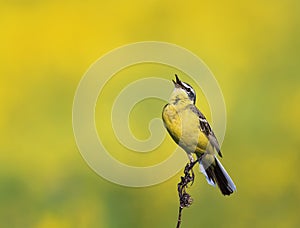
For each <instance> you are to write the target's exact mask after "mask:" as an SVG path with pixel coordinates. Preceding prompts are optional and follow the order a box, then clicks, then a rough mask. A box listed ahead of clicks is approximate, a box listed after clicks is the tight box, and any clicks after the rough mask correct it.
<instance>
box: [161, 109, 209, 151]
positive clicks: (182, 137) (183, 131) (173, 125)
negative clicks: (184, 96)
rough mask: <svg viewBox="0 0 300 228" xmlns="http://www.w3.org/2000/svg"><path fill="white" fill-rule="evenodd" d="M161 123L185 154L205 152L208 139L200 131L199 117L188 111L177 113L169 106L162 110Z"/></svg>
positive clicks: (183, 110)
mask: <svg viewBox="0 0 300 228" xmlns="http://www.w3.org/2000/svg"><path fill="white" fill-rule="evenodd" d="M163 121H164V124H165V126H166V128H167V130H168V132H169V133H170V135H171V137H172V138H173V139H174V141H175V142H176V143H177V144H179V145H180V146H181V147H182V148H183V149H184V150H185V151H186V152H187V153H194V152H199V153H204V152H205V151H206V150H207V146H208V139H207V137H206V135H205V134H204V133H203V132H202V131H201V130H200V127H199V117H198V116H197V115H196V114H195V113H194V112H192V111H191V110H190V109H182V110H180V111H178V110H177V109H176V107H175V106H174V105H170V104H169V105H167V106H165V108H164V110H163Z"/></svg>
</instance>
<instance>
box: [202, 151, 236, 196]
mask: <svg viewBox="0 0 300 228" xmlns="http://www.w3.org/2000/svg"><path fill="white" fill-rule="evenodd" d="M214 159H215V162H213V163H211V164H210V165H209V166H208V167H207V168H206V169H204V167H205V166H203V164H202V161H201V162H200V170H201V172H202V173H204V175H205V176H206V180H207V182H208V183H209V184H211V185H215V184H217V185H218V187H219V189H220V190H221V192H222V194H223V195H230V194H232V193H233V192H234V191H235V190H236V187H235V185H234V183H233V181H232V179H231V178H230V176H229V175H228V173H227V172H226V170H225V169H224V167H223V166H222V164H221V163H220V162H219V160H218V159H217V158H216V157H215V158H214ZM201 167H202V168H201Z"/></svg>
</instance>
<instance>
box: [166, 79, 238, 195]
mask: <svg viewBox="0 0 300 228" xmlns="http://www.w3.org/2000/svg"><path fill="white" fill-rule="evenodd" d="M175 76H176V81H174V80H173V83H174V85H175V89H174V90H173V92H172V94H171V97H170V101H169V104H167V105H165V107H164V109H163V113H162V118H163V121H164V125H165V127H166V129H167V130H168V132H169V134H170V136H171V137H172V138H173V140H174V141H175V142H176V143H177V144H178V145H179V146H180V147H181V148H183V149H184V150H185V152H186V153H187V155H188V157H189V159H190V161H191V162H193V161H194V159H193V156H192V154H193V153H194V154H196V156H197V159H198V160H199V163H200V171H201V172H202V173H203V174H204V175H205V177H206V180H207V182H208V183H209V184H210V185H213V186H215V185H216V184H217V185H218V187H219V189H220V190H221V192H222V194H223V195H230V194H231V193H233V192H234V191H235V190H236V187H235V185H234V183H233V181H232V180H231V178H230V176H229V175H228V173H227V172H226V170H225V169H224V167H223V166H222V164H221V163H220V161H219V160H218V159H217V157H216V156H215V151H216V152H217V153H218V154H219V156H220V157H222V153H221V150H220V146H219V143H218V140H217V138H216V136H215V134H214V132H213V131H212V129H211V127H210V125H209V123H208V122H207V120H206V118H205V116H204V115H203V114H202V113H201V112H200V111H199V109H198V108H197V107H196V106H195V102H196V93H195V91H194V89H193V88H192V87H191V86H190V85H189V84H187V83H185V82H182V81H180V79H179V78H178V76H177V75H176V74H175Z"/></svg>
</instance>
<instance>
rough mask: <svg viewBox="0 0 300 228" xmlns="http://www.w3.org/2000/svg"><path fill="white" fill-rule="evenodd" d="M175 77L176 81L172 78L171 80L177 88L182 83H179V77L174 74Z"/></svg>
mask: <svg viewBox="0 0 300 228" xmlns="http://www.w3.org/2000/svg"><path fill="white" fill-rule="evenodd" d="M175 77H176V81H174V80H172V81H173V83H174V85H175V87H177V88H178V87H180V86H181V85H182V83H181V81H180V79H179V78H178V76H177V74H175Z"/></svg>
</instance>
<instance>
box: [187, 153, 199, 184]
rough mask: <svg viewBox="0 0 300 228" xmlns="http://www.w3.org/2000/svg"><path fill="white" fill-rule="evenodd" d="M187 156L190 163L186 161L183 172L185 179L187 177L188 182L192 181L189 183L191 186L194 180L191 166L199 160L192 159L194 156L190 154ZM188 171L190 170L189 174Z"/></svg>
mask: <svg viewBox="0 0 300 228" xmlns="http://www.w3.org/2000/svg"><path fill="white" fill-rule="evenodd" d="M188 157H189V160H190V163H188V164H187V165H186V166H185V168H184V174H185V177H186V179H188V183H189V182H192V183H191V186H192V185H193V184H194V180H195V173H194V170H193V167H194V165H195V164H196V163H198V161H199V160H198V159H197V160H196V161H194V158H193V156H192V155H191V154H188ZM190 172H191V175H190Z"/></svg>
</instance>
